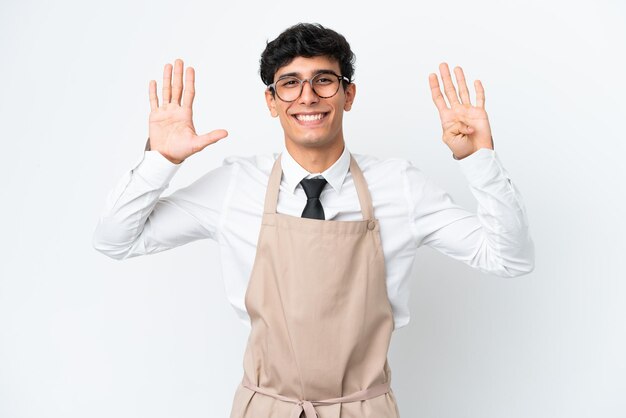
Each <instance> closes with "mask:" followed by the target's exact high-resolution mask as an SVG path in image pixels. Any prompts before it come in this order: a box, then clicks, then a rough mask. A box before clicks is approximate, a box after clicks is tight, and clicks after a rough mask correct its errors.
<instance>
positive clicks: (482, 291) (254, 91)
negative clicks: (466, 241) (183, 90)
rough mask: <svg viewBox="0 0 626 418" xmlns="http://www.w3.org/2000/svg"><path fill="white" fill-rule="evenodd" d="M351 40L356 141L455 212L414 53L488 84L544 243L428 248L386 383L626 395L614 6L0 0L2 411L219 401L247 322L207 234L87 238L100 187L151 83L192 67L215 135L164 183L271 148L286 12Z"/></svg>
mask: <svg viewBox="0 0 626 418" xmlns="http://www.w3.org/2000/svg"><path fill="white" fill-rule="evenodd" d="M300 21H304V22H319V23H322V24H323V25H325V26H328V27H330V28H333V29H335V30H337V31H339V32H340V33H343V34H344V35H345V36H346V37H347V39H348V40H349V42H350V43H351V45H352V47H353V50H354V51H355V53H356V55H357V63H356V78H355V82H356V84H357V87H358V89H357V90H358V91H357V97H356V102H355V105H354V107H353V109H352V111H351V112H350V113H348V114H346V116H345V118H344V121H345V135H346V141H347V143H348V145H349V147H350V149H351V151H353V152H356V153H367V154H374V155H378V156H380V157H392V156H395V157H397V156H401V157H405V158H408V159H410V160H412V161H413V162H414V163H415V164H416V165H417V166H418V167H420V168H421V169H422V170H423V171H425V172H426V173H427V174H428V175H430V176H431V178H433V179H434V180H435V181H436V182H437V183H438V184H439V185H441V186H442V187H444V188H445V189H446V190H448V191H449V193H450V194H451V195H452V196H453V198H454V200H455V201H456V202H458V203H460V204H462V205H463V206H465V207H466V208H468V209H470V210H475V207H476V202H475V200H474V198H473V196H472V195H471V193H470V191H469V188H468V187H467V184H466V182H465V179H464V177H463V176H462V174H461V172H460V170H459V169H458V167H457V164H456V161H454V160H453V159H452V158H451V153H450V151H449V149H448V148H447V147H446V146H445V145H444V144H443V142H442V141H441V128H440V125H439V119H438V114H437V111H436V108H435V106H434V104H433V103H432V101H431V98H430V92H429V89H428V74H429V73H431V72H437V73H438V64H439V63H440V62H442V61H446V62H448V64H449V65H450V68H453V67H454V66H456V65H460V66H461V67H462V68H463V69H464V71H465V74H466V77H467V79H468V84H469V86H470V90H471V93H472V100H474V91H473V86H472V84H471V83H473V81H474V80H475V79H480V80H481V81H482V82H483V85H484V87H485V92H486V109H487V112H488V114H489V118H490V121H491V125H492V131H493V135H494V142H495V149H496V151H497V152H498V154H499V156H500V159H501V160H502V161H503V163H504V165H505V167H506V168H507V170H508V171H509V173H510V174H511V177H512V179H513V181H514V182H515V184H516V185H517V186H518V188H519V189H520V191H521V192H522V195H523V198H524V203H525V205H526V207H527V210H528V215H529V220H530V227H531V234H532V237H533V240H534V241H535V245H536V267H535V271H534V272H533V273H531V274H529V275H526V276H522V277H519V278H514V279H504V278H499V277H495V276H490V275H487V274H483V273H481V272H478V271H474V270H472V269H471V268H469V267H467V266H465V265H464V264H462V263H460V262H457V261H455V260H452V259H450V258H448V257H445V256H443V255H442V254H440V253H438V252H436V251H434V250H432V249H430V248H428V247H422V248H421V249H420V250H419V252H418V256H417V260H416V263H415V268H414V280H413V282H412V294H411V310H412V320H411V323H410V324H409V325H408V326H406V327H405V328H402V329H400V330H398V331H397V332H395V333H394V337H393V340H392V343H391V344H392V346H391V351H390V357H389V361H390V365H391V368H392V370H393V380H392V387H393V389H394V392H395V393H396V396H397V398H398V403H399V408H400V413H401V414H402V417H404V418H410V417H433V418H434V417H459V418H460V417H467V418H470V417H471V418H474V417H476V418H479V417H480V418H501V417H509V418H517V417H519V418H526V417H535V418H543V417H545V418H554V417H563V418H565V417H567V418H578V417H581V418H582V417H591V416H593V417H603V418H617V417H624V416H626V397H624V396H623V395H624V393H626V356H625V355H624V353H626V304H625V303H624V300H625V294H626V283H625V281H624V271H625V270H626V269H625V268H626V266H625V263H624V259H625V256H624V250H625V249H626V248H625V247H626V246H625V245H624V241H623V237H624V236H625V235H626V228H625V222H624V219H623V212H624V185H623V182H624V180H625V179H626V176H624V174H623V172H622V167H623V161H624V158H625V156H626V146H625V145H624V133H623V124H624V116H625V115H626V112H625V110H626V106H625V104H624V95H625V93H626V91H625V87H624V74H626V65H625V63H624V51H625V45H624V41H623V40H624V39H626V33H625V32H626V30H625V29H624V22H625V21H626V10H625V7H624V5H623V3H621V2H618V1H606V0H599V1H596V2H593V5H592V4H591V3H589V4H582V3H577V2H572V1H548V2H546V1H539V0H527V1H525V2H523V3H519V5H516V6H513V5H512V4H506V3H505V2H497V1H495V0H493V1H486V0H477V1H473V2H467V1H462V0H458V1H440V2H418V3H415V2H413V3H409V2H406V3H404V2H397V1H391V0H390V1H386V2H384V3H377V4H375V5H368V4H365V3H363V2H357V1H341V2H336V1H335V2H327V1H320V2H308V3H301V4H300V3H294V2H288V1H275V2H252V1H249V2H242V1H232V2H206V1H203V2H201V1H196V2H165V1H156V0H152V1H143V2H139V1H138V2H128V1H120V0H110V1H108V2H92V3H89V2H85V1H78V0H73V1H72V0H65V1H57V2H47V1H43V0H31V1H28V0H22V1H20V2H17V1H12V2H10V1H7V0H3V1H2V3H0V57H1V59H2V65H0V77H1V79H2V82H3V86H2V88H1V93H2V94H1V96H0V126H1V127H2V131H1V132H2V133H1V138H2V147H1V148H0V150H1V153H2V155H1V160H0V161H1V163H0V170H1V171H0V175H1V178H2V183H3V187H2V189H3V196H2V204H1V205H0V211H1V216H0V222H1V224H0V226H1V232H2V235H1V236H2V239H1V240H0V246H1V247H0V257H1V262H0V277H1V278H0V417H3V418H40V417H63V418H74V417H76V418H79V417H80V418H83V417H93V418H99V417H103V418H104V417H107V418H108V417H117V418H135V417H137V418H141V417H151V418H165V417H185V418H194V417H226V416H228V412H229V411H230V406H231V402H232V395H233V394H234V390H235V388H236V386H237V384H238V382H239V381H240V378H241V376H242V373H243V368H242V357H243V352H244V348H245V342H246V339H247V336H248V335H247V333H248V330H247V329H246V328H245V327H244V326H243V325H242V324H241V323H240V322H239V321H238V320H237V318H236V316H235V313H234V311H233V310H232V309H231V308H230V306H229V305H228V303H227V300H226V296H225V293H224V288H223V285H222V280H221V277H220V276H219V274H218V270H217V266H216V263H217V262H218V260H217V254H216V246H215V243H213V242H210V241H199V242H194V243H191V244H188V245H186V246H183V247H179V248H176V249H173V250H170V251H166V252H163V253H159V254H155V255H152V256H146V257H138V258H135V259H129V260H125V261H121V262H120V261H115V260H111V259H108V258H106V257H105V256H103V255H102V254H100V253H98V252H96V251H95V250H94V249H93V248H92V244H91V239H92V234H93V231H94V228H95V225H96V222H97V219H98V216H99V214H100V211H101V210H102V207H103V204H104V199H105V197H106V194H107V193H108V191H109V190H110V189H111V188H112V187H113V185H114V184H115V183H116V182H117V180H118V179H119V177H120V176H121V175H122V174H123V173H124V172H125V171H126V170H128V169H130V168H131V164H133V163H134V162H135V161H136V160H137V158H138V157H139V156H140V155H141V153H142V152H143V147H144V144H145V140H146V137H147V127H148V113H149V102H148V81H149V80H150V79H155V80H157V81H158V83H159V95H160V88H161V85H160V83H161V75H162V69H163V65H164V64H165V63H167V62H171V63H173V62H174V59H176V58H182V59H183V60H184V61H185V65H186V66H187V65H191V66H193V67H194V68H195V69H196V77H197V79H196V88H197V96H196V100H195V102H194V112H195V124H196V127H197V128H198V130H199V131H200V132H207V131H209V130H212V129H217V128H225V129H227V130H229V133H230V135H229V137H228V138H226V139H224V140H223V141H221V142H219V143H218V144H215V145H214V146H211V147H209V148H207V149H205V150H204V151H203V152H202V153H200V154H197V155H194V156H193V157H191V158H189V159H188V160H187V161H186V162H185V163H184V166H183V167H181V169H180V170H179V172H178V173H177V175H176V176H175V178H174V179H173V180H172V182H171V184H170V188H169V189H168V190H166V192H165V194H164V195H167V194H169V193H171V191H173V190H175V189H177V188H179V187H182V186H184V185H187V184H189V183H191V182H192V181H193V180H194V179H196V178H197V177H199V176H200V175H201V174H202V173H204V172H205V171H206V170H209V169H211V168H214V167H217V165H219V164H220V163H221V161H222V159H223V158H224V157H226V156H228V155H232V154H245V155H250V154H254V153H257V152H265V151H267V150H268V149H269V150H277V149H278V147H279V146H280V145H281V143H282V135H281V134H282V131H281V129H280V125H279V122H278V120H276V119H273V118H271V117H270V116H269V113H268V111H267V109H266V107H265V103H264V99H263V89H264V86H263V85H262V83H261V81H260V78H259V76H258V60H259V56H260V53H261V51H262V50H263V48H264V46H265V42H266V41H267V40H271V39H273V38H274V37H276V36H277V35H278V34H279V33H280V32H281V31H282V30H283V29H285V28H287V27H288V26H291V25H292V24H295V23H297V22H300Z"/></svg>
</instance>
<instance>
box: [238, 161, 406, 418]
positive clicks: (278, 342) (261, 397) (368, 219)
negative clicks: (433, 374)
mask: <svg viewBox="0 0 626 418" xmlns="http://www.w3.org/2000/svg"><path fill="white" fill-rule="evenodd" d="M350 172H351V174H352V177H353V179H354V184H355V187H356V190H357V194H358V198H359V203H360V206H361V212H362V215H363V219H362V220H358V221H327V220H324V219H311V218H300V217H296V216H291V215H286V214H280V213H277V212H276V207H277V203H278V192H279V187H280V182H281V176H282V168H281V156H280V155H279V156H278V158H277V159H276V161H275V162H274V165H273V167H272V171H271V173H270V176H269V181H268V185H267V189H266V192H265V205H264V213H263V219H262V225H261V229H260V233H259V237H258V242H257V248H256V256H255V259H254V264H253V267H252V272H251V276H250V279H249V282H248V287H247V289H246V293H245V306H246V310H247V312H248V314H249V316H250V321H251V327H252V328H251V331H250V335H249V338H248V342H247V346H246V350H245V354H244V360H243V368H244V375H243V379H242V381H241V383H240V384H239V386H238V387H237V390H236V392H235V396H234V399H233V404H232V410H231V414H230V418H299V417H301V416H302V417H305V418H398V417H399V412H398V407H397V404H396V399H395V396H394V394H393V391H392V389H391V370H390V367H389V364H388V361H387V352H388V349H389V343H390V341H391V334H392V332H393V329H394V319H393V312H392V308H391V304H390V301H389V298H388V296H387V288H386V277H385V263H384V256H383V250H382V244H381V239H380V226H379V222H378V220H377V219H375V218H374V209H373V205H372V199H371V196H370V193H369V190H368V187H367V183H366V181H365V178H364V177H363V174H362V172H361V169H360V168H359V166H358V164H357V163H356V161H355V159H354V158H353V157H352V155H351V156H350Z"/></svg>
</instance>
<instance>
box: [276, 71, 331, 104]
mask: <svg viewBox="0 0 626 418" xmlns="http://www.w3.org/2000/svg"><path fill="white" fill-rule="evenodd" d="M306 82H308V81H304V82H302V83H301V80H300V79H299V78H297V77H285V78H281V79H280V80H278V81H277V82H276V94H278V97H280V98H281V99H282V100H284V101H286V102H292V101H294V100H296V99H297V98H298V97H299V96H300V94H301V93H302V88H303V86H304V83H306ZM311 85H312V86H313V91H314V92H315V94H317V95H318V96H319V97H321V98H323V99H325V98H329V97H331V96H334V95H335V94H336V93H337V91H338V90H339V78H338V77H337V76H336V75H334V74H325V73H320V74H317V75H316V76H315V77H313V78H312V79H311Z"/></svg>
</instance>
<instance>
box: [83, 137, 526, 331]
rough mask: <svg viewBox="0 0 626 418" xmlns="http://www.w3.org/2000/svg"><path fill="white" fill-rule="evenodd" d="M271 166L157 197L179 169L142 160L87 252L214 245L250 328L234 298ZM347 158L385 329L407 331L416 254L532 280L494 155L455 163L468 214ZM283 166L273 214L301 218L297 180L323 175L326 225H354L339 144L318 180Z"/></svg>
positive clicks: (434, 192)
mask: <svg viewBox="0 0 626 418" xmlns="http://www.w3.org/2000/svg"><path fill="white" fill-rule="evenodd" d="M277 156H278V153H274V154H267V155H257V156H253V157H235V156H233V157H228V158H226V159H225V160H224V162H223V164H222V165H221V166H220V167H218V168H216V169H214V170H211V171H209V172H207V173H206V174H204V175H203V176H201V177H200V178H198V179H197V180H196V181H195V182H193V183H192V184H190V185H188V186H186V187H184V188H181V189H178V190H176V191H174V192H173V193H172V194H170V195H169V196H167V197H161V194H162V193H163V191H164V190H165V189H166V188H167V187H168V185H169V182H170V180H171V179H172V177H173V176H174V174H175V173H176V171H177V170H178V168H179V167H180V166H181V165H180V164H174V163H172V162H170V161H169V160H167V159H166V158H165V157H163V155H161V154H160V153H159V152H158V151H144V154H143V155H142V157H141V159H139V161H138V162H137V163H136V164H135V166H134V168H132V169H131V170H129V171H128V172H126V173H125V174H124V176H123V177H122V178H121V179H120V181H119V183H118V184H117V185H116V186H115V187H114V189H113V190H112V191H111V192H110V193H109V195H108V198H107V200H106V203H105V207H104V211H103V213H102V216H101V217H100V219H99V222H98V225H97V227H96V230H95V232H94V237H93V245H94V247H95V248H96V249H97V250H98V251H100V252H102V253H104V254H106V255H107V256H109V257H112V258H115V259H120V260H122V259H125V258H129V257H135V256H138V255H144V254H154V253H157V252H160V251H164V250H167V249H170V248H174V247H178V246H180V245H183V244H186V243H188V242H191V241H194V240H198V239H203V238H211V239H214V240H216V241H217V243H218V245H219V249H220V252H219V256H220V260H221V273H222V277H223V280H224V284H225V289H226V294H227V297H228V299H229V301H230V303H231V305H232V306H233V308H234V309H235V312H236V313H237V315H238V317H239V318H240V319H241V320H242V322H243V323H244V324H246V325H247V326H248V327H250V319H249V316H248V313H247V312H246V308H245V303H244V296H245V291H246V288H247V284H248V280H249V277H250V272H251V270H252V264H253V262H254V258H255V254H256V244H257V239H258V234H259V231H260V227H261V218H262V215H263V204H264V200H265V191H266V186H267V182H268V179H269V174H270V171H271V169H272V165H273V163H274V161H275V159H276V157H277ZM353 156H354V158H355V159H356V162H357V163H358V164H359V167H360V168H361V170H362V171H363V175H364V177H365V179H366V181H367V184H368V188H369V190H370V194H371V196H372V203H373V205H374V216H375V217H376V218H377V219H378V220H379V223H380V234H381V241H382V246H383V252H384V258H385V268H386V280H387V293H388V296H389V300H390V303H391V306H392V308H393V314H394V329H398V328H400V327H403V326H405V325H406V324H407V323H408V322H409V318H410V315H409V306H408V303H409V286H410V279H411V275H410V273H411V267H412V264H413V260H414V257H415V253H416V250H417V249H418V247H420V246H421V245H428V246H430V247H432V248H435V249H436V250H438V251H440V252H442V253H443V254H446V255H448V256H450V257H452V258H454V259H456V260H460V261H462V262H464V263H466V264H468V265H470V266H472V267H474V268H477V269H480V270H481V271H484V272H488V273H492V274H495V275H498V276H503V277H514V276H519V275H522V274H526V273H529V272H531V271H532V270H533V268H534V244H533V241H532V239H531V237H530V234H529V228H528V220H527V217H526V210H525V207H524V204H523V202H522V198H521V195H520V193H519V192H518V190H517V189H516V187H515V185H514V184H513V183H512V182H511V180H510V178H509V175H508V173H507V171H506V170H505V169H504V167H503V166H502V164H501V162H500V160H499V159H498V155H497V154H496V152H495V151H494V150H491V149H487V148H482V149H480V150H478V151H476V152H474V153H473V154H471V155H469V156H467V157H465V158H463V159H461V160H458V164H459V166H460V169H461V171H462V172H463V174H464V175H465V177H466V178H467V180H468V183H469V187H470V190H471V192H472V194H473V195H474V196H475V198H476V200H477V202H478V209H477V213H476V214H474V213H471V212H468V211H467V210H465V209H463V208H462V207H460V206H458V205H456V204H455V203H454V202H453V200H452V198H451V197H450V196H449V195H448V194H447V193H446V192H445V191H444V190H443V189H441V188H440V187H438V186H437V185H435V184H434V183H433V182H432V181H431V180H429V179H428V178H427V177H426V176H425V175H424V173H423V172H422V171H421V170H419V169H418V168H416V167H415V166H413V164H412V163H411V162H409V161H407V160H404V159H399V158H390V159H385V160H381V159H378V158H375V157H372V156H368V155H360V154H353ZM281 162H282V168H283V177H282V180H281V183H280V192H279V197H278V207H277V212H279V213H284V214H288V215H293V216H300V215H301V213H302V210H303V208H304V206H305V204H306V200H307V198H306V194H305V193H304V190H303V189H302V186H301V185H300V184H299V182H300V180H302V179H303V178H311V177H315V176H317V175H322V176H323V177H324V178H325V179H326V180H327V181H328V184H327V185H326V187H325V188H324V190H323V191H322V194H321V196H320V201H321V203H322V206H323V207H324V213H325V216H326V220H333V221H353V220H360V219H362V215H361V208H360V205H359V199H358V196H357V194H356V189H355V187H354V182H353V179H352V176H351V173H350V172H349V170H348V168H349V163H350V153H349V151H348V147H347V146H346V147H344V150H343V153H342V155H341V156H340V157H339V159H338V160H337V161H336V162H335V163H334V164H333V165H332V166H331V167H329V168H328V169H327V170H325V171H324V172H323V173H309V172H308V171H306V170H305V169H304V168H303V167H301V166H300V165H299V164H298V163H297V162H296V161H295V160H294V159H293V158H292V157H291V155H290V154H289V152H288V151H287V150H286V148H285V147H284V146H283V149H282V161H281ZM212 273H217V272H212Z"/></svg>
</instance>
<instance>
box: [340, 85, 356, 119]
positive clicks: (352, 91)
mask: <svg viewBox="0 0 626 418" xmlns="http://www.w3.org/2000/svg"><path fill="white" fill-rule="evenodd" d="M344 94H345V95H346V102H345V103H344V105H343V110H345V111H346V112H348V111H350V109H352V103H353V102H354V96H356V85H355V84H354V83H350V84H348V87H346V90H345V92H344Z"/></svg>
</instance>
